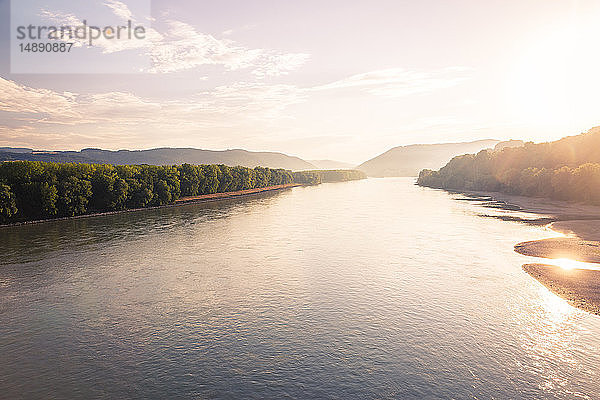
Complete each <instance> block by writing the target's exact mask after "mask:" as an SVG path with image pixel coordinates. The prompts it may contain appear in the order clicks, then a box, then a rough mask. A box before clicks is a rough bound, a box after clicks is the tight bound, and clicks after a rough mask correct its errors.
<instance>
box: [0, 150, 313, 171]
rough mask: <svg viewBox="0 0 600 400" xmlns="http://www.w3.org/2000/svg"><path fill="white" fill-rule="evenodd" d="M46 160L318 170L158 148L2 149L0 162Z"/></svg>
mask: <svg viewBox="0 0 600 400" xmlns="http://www.w3.org/2000/svg"><path fill="white" fill-rule="evenodd" d="M9 160H11V161H14V160H25V161H45V162H60V163H64V162H76V163H87V164H91V163H101V164H113V165H139V164H149V165H180V164H185V163H187V164H196V165H198V164H224V165H229V166H232V167H235V166H238V165H239V166H243V167H248V168H254V167H257V166H261V167H267V168H283V169H289V170H294V171H297V170H310V169H317V167H316V166H315V165H313V164H311V163H309V162H307V161H304V160H302V159H301V158H298V157H293V156H288V155H286V154H283V153H273V152H252V151H247V150H239V149H236V150H222V151H215V150H201V149H190V148H186V149H178V148H159V149H151V150H118V151H111V150H101V149H83V150H81V151H33V150H31V149H15V148H10V147H5V148H1V149H0V161H9Z"/></svg>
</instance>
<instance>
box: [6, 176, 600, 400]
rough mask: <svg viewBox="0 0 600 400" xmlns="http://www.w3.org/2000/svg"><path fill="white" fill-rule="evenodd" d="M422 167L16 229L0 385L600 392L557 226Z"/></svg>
mask: <svg viewBox="0 0 600 400" xmlns="http://www.w3.org/2000/svg"><path fill="white" fill-rule="evenodd" d="M457 198H460V196H459V195H454V194H449V193H446V192H444V191H438V190H432V189H427V188H421V187H417V186H415V185H414V180H413V179H368V180H364V181H356V182H347V183H335V184H323V185H320V186H314V187H298V188H294V189H290V190H286V191H282V192H277V193H268V194H261V195H256V196H253V197H247V198H241V199H230V200H224V201H219V202H214V203H206V204H194V205H186V206H182V207H176V208H167V209H154V210H144V211H139V212H133V213H124V214H118V215H110V216H103V217H90V218H84V219H74V220H66V221H56V222H49V223H43V224H36V225H30V226H18V227H9V228H1V229H0V249H1V259H0V398H7V399H20V398H27V399H47V398H55V399H61V398H64V399H68V398H85V399H92V398H106V399H116V398H156V399H159V398H163V399H166V398H169V399H179V398H181V399H205V398H256V399H262V398H276V399H281V398H340V399H352V398H355V399H369V398H480V399H484V398H523V399H526V398H530V399H535V398H548V399H553V398H557V399H558V398H561V399H572V398H588V399H595V398H600V377H599V376H598V374H599V371H600V317H598V316H594V315H591V314H587V313H585V312H583V311H580V310H577V309H575V308H573V307H571V306H569V305H568V304H567V303H566V302H565V301H563V300H561V299H559V298H558V297H556V296H554V295H553V294H551V293H550V292H549V291H548V290H547V289H545V288H544V287H543V286H542V285H541V284H539V283H538V282H537V281H535V280H534V279H532V278H531V277H529V275H527V274H526V273H525V272H524V271H523V270H522V269H521V265H522V264H523V263H526V262H528V259H527V257H525V256H521V255H519V254H517V253H515V252H514V251H513V246H514V245H515V244H516V243H517V242H522V241H525V240H536V239H541V238H545V237H550V236H552V235H551V234H550V233H549V232H547V231H545V230H544V228H541V227H534V226H529V225H525V224H521V223H517V222H506V221H501V220H497V219H491V218H483V217H481V216H479V215H478V214H480V213H481V212H482V208H481V207H480V206H477V205H475V204H473V203H472V202H468V201H458V200H457Z"/></svg>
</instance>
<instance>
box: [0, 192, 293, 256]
mask: <svg viewBox="0 0 600 400" xmlns="http://www.w3.org/2000/svg"><path fill="white" fill-rule="evenodd" d="M284 193H286V191H278V192H275V191H273V192H264V193H257V194H253V195H250V196H247V197H243V198H239V197H238V198H230V199H223V200H218V201H211V202H204V203H194V204H184V205H181V206H177V207H167V208H155V209H148V210H138V211H135V212H124V213H118V214H110V215H99V216H90V217H86V218H74V219H64V220H57V221H47V222H43V223H36V224H30V225H18V226H8V227H2V228H0V243H2V257H1V258H0V267H1V266H2V265H10V264H16V263H18V264H23V263H29V262H36V261H40V260H42V259H47V258H49V257H51V256H52V255H54V256H56V255H58V254H60V253H62V252H70V251H72V249H74V248H77V250H78V251H85V250H86V249H87V250H98V249H101V248H104V247H106V246H110V245H111V243H112V242H114V241H119V242H122V241H127V240H134V239H135V238H137V237H140V236H148V235H152V234H155V233H159V232H163V233H164V232H165V231H169V230H172V229H175V228H178V227H181V226H185V225H190V224H196V223H202V222H205V221H207V220H211V219H218V218H225V217H227V216H228V215H231V214H235V213H238V212H244V210H245V209H247V208H252V207H253V206H255V205H257V204H260V203H267V202H269V201H270V200H272V199H273V198H275V197H277V196H281V195H284ZM107 228H110V229H107Z"/></svg>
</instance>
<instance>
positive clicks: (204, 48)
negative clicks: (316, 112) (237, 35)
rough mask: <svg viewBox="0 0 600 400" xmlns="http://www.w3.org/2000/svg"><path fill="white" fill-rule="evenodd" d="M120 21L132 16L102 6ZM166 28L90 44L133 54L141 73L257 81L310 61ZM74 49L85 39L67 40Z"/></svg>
mask: <svg viewBox="0 0 600 400" xmlns="http://www.w3.org/2000/svg"><path fill="white" fill-rule="evenodd" d="M104 4H105V5H106V6H108V7H109V8H110V9H111V10H112V11H113V13H114V14H115V16H117V17H118V18H120V19H126V20H129V19H131V20H133V21H135V18H134V16H133V15H132V13H131V11H130V10H129V8H127V6H126V5H125V4H123V3H122V2H119V1H116V0H107V1H106V2H105V3H104ZM41 16H42V17H44V18H45V19H46V20H49V21H51V22H53V23H55V24H57V25H61V26H62V25H70V26H80V25H82V23H83V21H82V20H81V19H80V18H78V17H76V16H75V15H73V14H69V13H61V12H57V11H48V10H44V11H42V13H41ZM165 25H166V28H165V29H164V30H162V31H160V32H159V31H158V30H156V29H154V28H153V27H146V35H145V39H143V40H142V39H140V40H128V39H126V38H122V39H110V40H108V39H105V38H104V37H103V36H102V37H100V38H98V39H96V40H95V41H94V46H96V47H98V48H100V49H101V50H102V52H103V53H105V54H110V53H116V52H121V51H127V50H137V51H140V52H142V53H144V54H146V55H148V56H149V57H150V59H151V67H150V68H149V69H147V70H146V71H145V72H153V73H171V72H178V71H185V70H191V69H195V68H198V67H202V66H207V65H220V66H222V67H224V68H225V69H226V70H228V71H236V70H243V69H247V70H249V71H250V72H251V73H252V74H253V75H254V76H256V77H258V78H264V77H272V76H281V75H286V74H288V73H290V72H291V71H294V70H296V69H298V68H299V67H301V66H302V65H304V64H305V63H306V62H307V61H308V60H309V58H310V55H309V54H306V53H281V52H277V51H274V50H269V49H260V48H254V49H253V48H248V47H245V46H242V45H240V44H238V43H236V42H235V41H233V40H230V39H226V38H223V39H219V38H216V37H214V36H213V35H210V34H206V33H203V32H200V31H198V30H197V29H196V28H195V27H194V26H192V25H190V24H188V23H185V22H182V21H177V20H167V21H165ZM69 41H70V42H75V43H76V46H77V47H82V46H84V45H85V44H86V43H87V40H85V39H76V38H72V39H69Z"/></svg>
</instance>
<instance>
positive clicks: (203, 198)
mask: <svg viewBox="0 0 600 400" xmlns="http://www.w3.org/2000/svg"><path fill="white" fill-rule="evenodd" d="M299 186H304V185H301V184H299V183H288V184H285V185H274V186H265V187H263V188H255V189H245V190H238V191H235V192H222V193H212V194H205V195H200V196H190V197H181V198H179V199H177V200H175V202H174V203H172V204H165V205H162V206H152V207H141V208H128V209H125V210H116V211H105V212H98V213H90V214H82V215H75V216H72V217H59V218H47V219H38V220H33V221H22V222H13V223H10V224H0V229H2V228H10V227H15V226H23V225H33V224H43V223H46V222H54V221H66V220H72V219H80V218H90V217H102V216H107V215H117V214H123V213H129V212H137V211H143V210H157V209H162V208H173V207H181V206H185V205H190V204H201V203H209V202H213V201H219V200H227V199H235V198H238V197H246V196H251V195H254V194H259V193H266V192H275V191H280V190H285V189H291V188H294V187H299Z"/></svg>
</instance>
